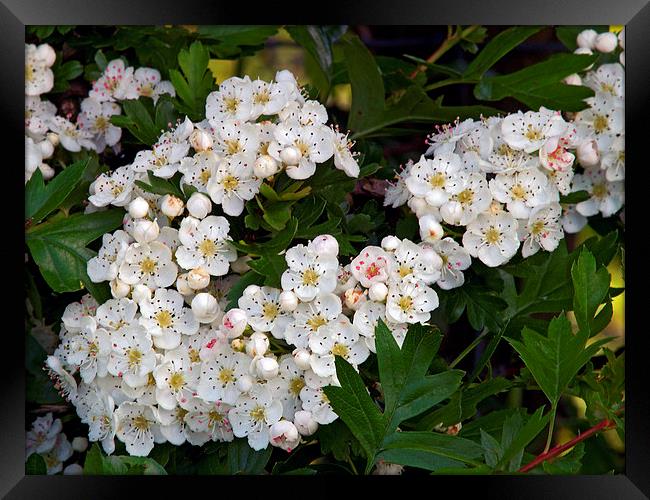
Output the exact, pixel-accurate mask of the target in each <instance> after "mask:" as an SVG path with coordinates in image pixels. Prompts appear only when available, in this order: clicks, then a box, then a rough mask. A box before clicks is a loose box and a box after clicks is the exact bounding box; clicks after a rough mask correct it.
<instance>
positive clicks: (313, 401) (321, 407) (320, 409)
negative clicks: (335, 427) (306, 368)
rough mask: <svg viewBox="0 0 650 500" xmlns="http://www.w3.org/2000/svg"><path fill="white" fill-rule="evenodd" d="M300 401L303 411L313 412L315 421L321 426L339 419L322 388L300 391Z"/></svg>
mask: <svg viewBox="0 0 650 500" xmlns="http://www.w3.org/2000/svg"><path fill="white" fill-rule="evenodd" d="M300 399H301V400H302V407H303V409H304V410H306V411H309V412H311V415H312V417H313V419H314V420H315V421H316V422H317V423H319V424H321V425H327V424H331V423H332V422H334V420H336V419H337V418H339V416H338V415H337V414H336V413H334V410H333V409H332V406H331V405H330V400H329V399H327V395H326V394H325V392H324V391H323V388H322V387H319V388H314V387H309V386H305V387H303V388H302V390H301V391H300Z"/></svg>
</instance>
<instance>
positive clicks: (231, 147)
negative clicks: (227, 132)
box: [225, 139, 242, 155]
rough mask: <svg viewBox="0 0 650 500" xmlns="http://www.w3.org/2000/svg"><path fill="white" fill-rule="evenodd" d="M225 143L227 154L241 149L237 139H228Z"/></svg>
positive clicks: (232, 153)
mask: <svg viewBox="0 0 650 500" xmlns="http://www.w3.org/2000/svg"><path fill="white" fill-rule="evenodd" d="M225 143H226V152H227V153H228V154H229V155H234V154H235V153H239V152H240V151H241V150H242V148H241V145H240V144H239V140H238V139H230V140H229V141H225Z"/></svg>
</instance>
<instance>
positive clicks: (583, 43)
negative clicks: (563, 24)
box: [576, 30, 598, 49]
mask: <svg viewBox="0 0 650 500" xmlns="http://www.w3.org/2000/svg"><path fill="white" fill-rule="evenodd" d="M597 37H598V33H596V31H595V30H583V31H581V32H580V33H578V36H577V37H576V43H577V45H578V47H581V48H583V49H593V48H594V47H595V46H596V38H597Z"/></svg>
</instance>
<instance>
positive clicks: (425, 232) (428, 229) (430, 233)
mask: <svg viewBox="0 0 650 500" xmlns="http://www.w3.org/2000/svg"><path fill="white" fill-rule="evenodd" d="M419 225H420V238H422V241H426V242H428V243H433V242H434V241H437V240H439V239H441V238H442V236H443V234H444V229H443V228H442V226H441V225H440V222H438V221H437V220H436V218H435V217H434V216H433V215H425V216H423V217H421V218H420V220H419Z"/></svg>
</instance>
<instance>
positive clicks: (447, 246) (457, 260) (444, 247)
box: [432, 238, 472, 290]
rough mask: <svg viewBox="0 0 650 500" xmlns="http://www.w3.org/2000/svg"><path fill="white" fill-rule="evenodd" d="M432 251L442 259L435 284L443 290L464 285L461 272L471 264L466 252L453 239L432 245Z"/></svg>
mask: <svg viewBox="0 0 650 500" xmlns="http://www.w3.org/2000/svg"><path fill="white" fill-rule="evenodd" d="M432 247H433V249H434V250H435V251H436V253H437V254H438V255H439V256H440V258H441V259H442V267H441V270H440V278H439V279H438V281H437V282H436V284H437V285H438V286H439V287H440V288H442V289H443V290H451V289H452V288H457V287H459V286H462V284H463V283H465V276H464V275H463V273H462V271H464V270H465V269H467V268H468V267H469V266H470V264H471V263H472V258H471V257H470V256H469V253H468V252H467V250H465V249H464V248H463V247H462V246H460V245H459V244H458V243H457V242H456V241H454V239H453V238H444V239H442V240H439V241H436V242H434V243H433V244H432Z"/></svg>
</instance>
